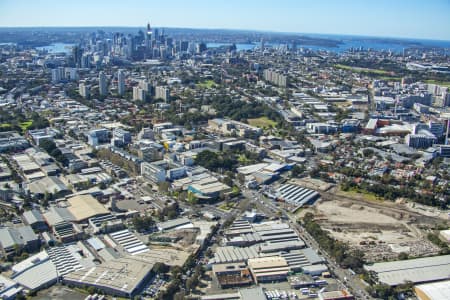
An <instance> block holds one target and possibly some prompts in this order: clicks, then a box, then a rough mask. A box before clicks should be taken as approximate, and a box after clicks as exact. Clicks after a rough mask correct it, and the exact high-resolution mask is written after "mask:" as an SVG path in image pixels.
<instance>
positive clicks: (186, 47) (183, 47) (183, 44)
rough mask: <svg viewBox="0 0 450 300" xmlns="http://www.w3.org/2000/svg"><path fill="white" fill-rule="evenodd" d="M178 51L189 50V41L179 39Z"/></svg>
mask: <svg viewBox="0 0 450 300" xmlns="http://www.w3.org/2000/svg"><path fill="white" fill-rule="evenodd" d="M179 47H180V52H187V51H188V50H189V42H188V41H180V46H179Z"/></svg>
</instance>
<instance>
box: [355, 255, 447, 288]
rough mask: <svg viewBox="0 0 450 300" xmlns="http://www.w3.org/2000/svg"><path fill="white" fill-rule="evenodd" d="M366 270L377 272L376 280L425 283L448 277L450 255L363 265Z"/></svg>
mask: <svg viewBox="0 0 450 300" xmlns="http://www.w3.org/2000/svg"><path fill="white" fill-rule="evenodd" d="M364 269H365V270H366V271H373V272H375V273H376V274H377V277H378V281H379V282H381V283H385V284H388V285H390V286H396V285H399V284H402V283H405V282H406V281H409V282H413V283H425V282H431V281H438V280H446V279H448V275H449V270H450V255H441V256H433V257H425V258H416V259H409V260H402V261H392V262H382V263H376V264H373V265H370V266H369V265H365V266H364Z"/></svg>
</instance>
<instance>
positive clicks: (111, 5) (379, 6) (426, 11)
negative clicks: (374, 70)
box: [0, 0, 450, 41]
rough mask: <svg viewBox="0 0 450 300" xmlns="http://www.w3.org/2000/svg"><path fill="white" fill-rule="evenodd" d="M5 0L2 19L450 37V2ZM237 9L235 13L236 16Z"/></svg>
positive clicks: (10, 24)
mask: <svg viewBox="0 0 450 300" xmlns="http://www.w3.org/2000/svg"><path fill="white" fill-rule="evenodd" d="M310 2H311V1H294V0H280V1H277V2H276V3H260V1H256V0H249V1H245V2H239V1H237V0H230V1H227V2H226V3H222V2H219V1H206V0H197V1H192V2H189V3H186V2H185V1H181V0H173V1H171V2H170V3H163V2H160V1H141V0H130V1H127V2H126V3H122V2H110V1H104V0H100V1H94V2H92V1H87V0H79V1H76V2H72V1H56V0H43V1H39V2H37V1H31V2H30V1H24V0H14V1H12V0H2V1H0V27H2V28H28V27H42V28H45V27H105V28H106V27H130V28H134V27H144V26H145V24H146V23H147V22H150V24H151V25H152V26H154V27H164V28H186V29H203V30H207V29H212V30H242V31H259V32H276V33H291V34H292V33H295V34H318V35H348V36H361V37H381V38H397V39H425V40H443V41H448V40H450V30H449V28H450V19H449V18H448V12H450V2H449V1H446V0H434V1H427V2H424V1H420V0H411V1H406V0H399V1H393V2H391V1H387V0H380V1H355V0H345V1H329V0H322V1H314V3H310ZM230 16H232V17H230Z"/></svg>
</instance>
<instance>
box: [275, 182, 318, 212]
mask: <svg viewBox="0 0 450 300" xmlns="http://www.w3.org/2000/svg"><path fill="white" fill-rule="evenodd" d="M276 197H277V199H278V200H280V201H284V202H286V203H289V204H292V205H294V206H295V208H294V210H296V209H298V208H300V207H302V206H304V205H306V204H309V203H311V202H313V201H315V200H316V199H317V198H319V197H320V194H319V193H318V192H316V191H313V190H310V189H307V188H302V187H300V186H298V185H294V184H284V185H282V186H281V187H280V188H278V190H276Z"/></svg>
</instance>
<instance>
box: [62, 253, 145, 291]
mask: <svg viewBox="0 0 450 300" xmlns="http://www.w3.org/2000/svg"><path fill="white" fill-rule="evenodd" d="M152 268H153V264H152V263H148V262H145V261H142V260H138V259H135V258H133V257H131V256H127V257H123V258H118V259H114V260H110V261H108V262H106V263H103V264H100V265H96V266H94V267H92V268H88V269H81V270H77V271H75V272H71V273H69V274H67V275H66V276H64V279H63V282H64V283H66V284H69V285H75V286H79V287H83V288H84V287H86V286H88V287H89V286H92V287H95V288H97V289H100V290H102V291H104V292H105V293H107V294H110V295H114V296H118V297H124V298H132V297H134V296H135V295H137V294H138V293H139V292H140V291H141V290H142V288H143V287H144V285H145V284H146V283H147V281H148V280H149V279H150V276H151V270H152Z"/></svg>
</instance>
